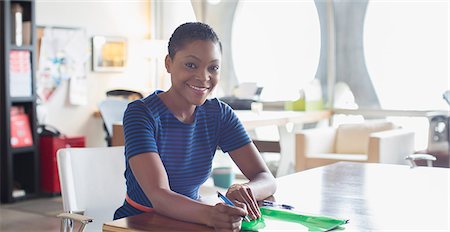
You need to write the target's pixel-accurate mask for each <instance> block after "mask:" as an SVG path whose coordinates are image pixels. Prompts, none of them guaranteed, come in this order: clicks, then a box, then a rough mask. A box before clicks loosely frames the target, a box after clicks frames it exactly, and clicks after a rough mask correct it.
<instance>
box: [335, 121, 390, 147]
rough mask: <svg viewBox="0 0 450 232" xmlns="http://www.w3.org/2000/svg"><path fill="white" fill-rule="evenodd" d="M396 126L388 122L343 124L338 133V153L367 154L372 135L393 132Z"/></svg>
mask: <svg viewBox="0 0 450 232" xmlns="http://www.w3.org/2000/svg"><path fill="white" fill-rule="evenodd" d="M392 129H395V125H394V124H392V123H391V122H387V121H379V120H375V121H367V122H364V123H354V124H342V125H339V126H338V128H337V131H336V147H335V150H336V153H345V154H367V152H368V144H369V136H370V134H371V133H375V132H379V131H385V130H392Z"/></svg>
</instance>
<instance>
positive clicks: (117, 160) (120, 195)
mask: <svg viewBox="0 0 450 232" xmlns="http://www.w3.org/2000/svg"><path fill="white" fill-rule="evenodd" d="M57 161H58V171H59V176H60V183H61V195H62V199H63V207H64V212H65V213H64V214H61V215H59V216H60V217H62V218H63V223H62V226H64V227H69V229H70V227H73V220H75V221H78V222H82V224H83V225H84V224H87V223H89V222H90V221H92V220H93V222H91V223H89V224H87V225H86V228H85V230H86V231H100V230H101V225H102V224H103V223H104V222H106V221H111V220H112V219H113V215H114V211H115V210H116V209H117V208H118V207H119V206H121V205H122V204H123V201H124V199H125V194H126V185H125V177H124V176H123V174H124V171H125V156H124V147H96V148H65V149H61V150H59V151H58V155H57ZM69 213H75V215H73V214H69ZM77 214H80V215H77ZM81 214H84V216H83V215H81ZM71 220H72V221H71Z"/></svg>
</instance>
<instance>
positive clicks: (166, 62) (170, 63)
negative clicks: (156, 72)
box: [164, 55, 172, 73]
mask: <svg viewBox="0 0 450 232" xmlns="http://www.w3.org/2000/svg"><path fill="white" fill-rule="evenodd" d="M164 64H165V66H166V70H167V73H170V68H171V66H172V59H171V58H170V56H169V55H166V59H165V60H164Z"/></svg>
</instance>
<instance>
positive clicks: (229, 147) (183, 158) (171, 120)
mask: <svg viewBox="0 0 450 232" xmlns="http://www.w3.org/2000/svg"><path fill="white" fill-rule="evenodd" d="M161 92H162V91H156V92H154V93H153V94H151V95H149V96H148V97H146V98H143V99H140V100H136V101H134V102H131V103H130V104H129V105H128V108H127V109H126V111H125V114H124V119H123V126H124V136H125V156H126V171H125V178H126V184H127V194H128V196H129V197H130V198H131V199H132V200H134V201H135V202H137V203H139V204H141V205H144V206H148V207H152V203H151V199H148V198H147V197H146V195H145V194H144V192H143V191H142V189H141V188H140V186H139V184H138V183H137V181H136V178H135V177H134V175H133V173H132V171H131V169H130V166H129V164H128V159H130V157H132V156H134V155H138V154H142V153H144V152H156V153H158V154H159V156H160V158H161V160H162V163H163V164H164V167H165V169H166V172H167V176H168V179H169V185H170V189H171V190H172V191H174V192H177V193H179V194H182V195H185V196H187V197H189V198H192V199H195V200H197V199H198V198H199V195H198V189H199V187H200V185H201V184H203V183H204V182H205V181H206V180H207V179H208V177H209V175H210V173H211V164H212V159H213V157H214V153H215V151H216V148H217V147H218V146H219V147H220V148H221V149H222V150H223V151H224V152H229V151H233V150H235V149H237V148H240V147H242V146H244V145H246V144H248V143H250V141H251V140H250V138H249V136H248V135H247V133H246V132H245V130H244V127H243V126H242V124H241V122H240V121H239V119H238V118H237V117H236V115H235V114H234V112H233V110H232V109H231V107H230V106H228V105H227V104H225V103H224V102H222V101H220V100H218V99H210V100H206V102H205V103H204V104H203V105H201V106H197V107H196V109H195V113H194V114H195V119H194V122H193V123H191V124H186V123H183V122H180V121H179V120H178V119H177V118H175V116H174V115H173V114H172V113H171V112H170V110H169V109H168V108H167V107H166V105H165V104H164V103H163V102H162V101H161V99H160V98H159V97H158V94H159V93H161ZM126 206H127V204H125V205H124V206H122V208H123V207H126ZM128 207H130V206H129V205H128ZM118 211H121V208H119V209H118ZM122 211H123V212H122V213H120V212H116V217H124V216H130V215H126V214H135V213H133V212H129V210H125V209H124V210H122ZM117 214H118V215H117ZM124 214H125V215H124Z"/></svg>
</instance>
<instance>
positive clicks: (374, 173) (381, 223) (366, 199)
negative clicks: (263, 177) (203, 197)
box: [103, 162, 450, 232]
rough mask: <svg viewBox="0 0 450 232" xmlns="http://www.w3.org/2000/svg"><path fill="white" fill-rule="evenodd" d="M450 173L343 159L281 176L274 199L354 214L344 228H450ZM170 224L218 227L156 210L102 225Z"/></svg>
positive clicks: (310, 210) (309, 209) (319, 211)
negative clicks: (199, 223)
mask: <svg viewBox="0 0 450 232" xmlns="http://www.w3.org/2000/svg"><path fill="white" fill-rule="evenodd" d="M449 175H450V170H449V169H445V168H429V167H417V168H414V169H411V168H409V167H408V166H406V165H392V164H371V163H352V162H338V163H335V164H331V165H327V166H324V167H320V168H314V169H310V170H306V171H302V172H299V173H295V174H291V175H287V176H284V177H281V178H277V192H276V193H275V195H274V200H275V201H277V202H280V203H286V204H289V205H292V206H294V207H295V209H296V210H298V211H301V212H303V213H307V214H314V215H327V216H333V217H338V218H346V219H349V220H350V221H349V223H348V224H346V225H345V226H344V228H345V231H399V230H401V231H449V229H450V225H449V220H448V219H449V216H450V215H449V210H450V208H449V207H450V206H449V203H450V202H449V198H448V196H449V194H450V193H449V181H448V178H449ZM294 184H295V186H299V187H296V188H293V187H292V186H293V185H294ZM430 192H432V193H433V196H432V197H424V196H429V193H430ZM166 230H167V231H213V229H212V228H209V227H207V226H203V225H198V224H193V223H187V222H182V221H178V220H175V219H171V218H169V217H165V216H162V215H159V214H157V213H144V214H140V215H136V216H132V217H127V218H122V219H119V220H115V221H111V222H107V223H105V224H104V225H103V231H108V232H117V231H122V232H123V231H166ZM261 231H263V230H261Z"/></svg>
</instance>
